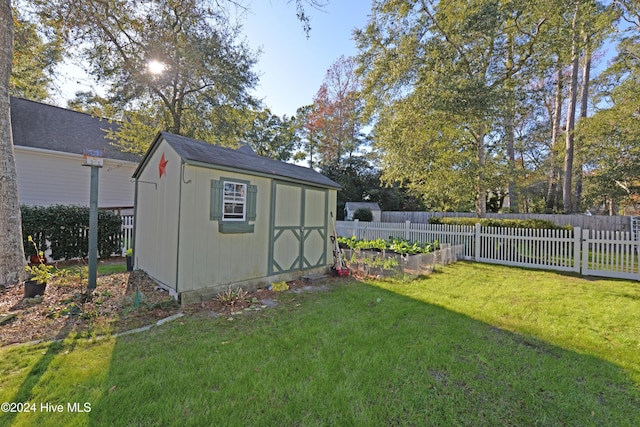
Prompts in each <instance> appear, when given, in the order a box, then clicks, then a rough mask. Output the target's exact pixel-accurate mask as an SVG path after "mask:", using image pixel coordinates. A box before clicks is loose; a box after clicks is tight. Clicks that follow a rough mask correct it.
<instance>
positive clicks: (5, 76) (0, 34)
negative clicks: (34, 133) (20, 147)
mask: <svg viewBox="0 0 640 427" xmlns="http://www.w3.org/2000/svg"><path fill="white" fill-rule="evenodd" d="M13 22H14V21H13V17H12V14H11V2H10V1H9V0H3V1H2V2H1V3H0V28H2V29H3V30H2V31H0V236H1V237H0V287H5V286H8V285H12V284H15V283H17V282H18V281H19V280H20V279H22V278H24V276H25V267H26V261H25V257H24V247H23V245H22V224H21V215H20V204H19V202H18V184H17V176H16V168H15V160H14V156H13V141H12V139H13V138H12V134H11V111H10V108H11V107H10V103H9V78H10V76H11V62H12V60H11V58H12V55H13Z"/></svg>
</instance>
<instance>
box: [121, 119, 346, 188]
mask: <svg viewBox="0 0 640 427" xmlns="http://www.w3.org/2000/svg"><path fill="white" fill-rule="evenodd" d="M162 140H164V141H166V142H167V143H168V144H169V145H170V146H171V147H172V148H173V149H174V150H175V151H176V153H177V154H178V155H179V156H180V157H181V158H182V159H183V160H184V161H185V162H187V163H193V164H198V165H201V166H207V165H210V166H212V167H216V166H217V167H221V168H223V169H236V170H239V171H243V172H245V173H248V174H252V175H268V176H271V177H275V178H282V179H285V180H293V181H301V182H306V183H311V184H316V185H320V186H323V187H331V188H341V187H340V185H339V184H338V183H336V182H335V181H333V180H331V179H329V178H327V177H326V176H324V175H322V174H321V173H319V172H316V171H315V170H313V169H310V168H306V167H303V166H297V165H293V164H291V163H285V162H281V161H279V160H274V159H269V158H266V157H262V156H258V155H257V154H255V153H254V152H253V150H250V149H247V148H246V147H245V148H243V147H241V148H240V149H237V150H234V149H232V148H227V147H222V146H219V145H213V144H208V143H206V142H202V141H198V140H195V139H191V138H187V137H185V136H180V135H174V134H172V133H168V132H160V133H159V134H158V135H157V136H156V138H155V139H154V141H153V143H152V144H151V147H149V150H148V151H147V154H145V156H144V158H143V159H142V161H141V162H140V164H139V165H138V168H137V169H136V171H135V172H134V174H133V177H134V178H138V177H139V176H140V174H141V173H142V170H143V169H144V168H145V166H146V164H147V163H148V161H149V158H150V157H151V155H152V154H153V152H154V151H155V149H156V147H157V146H158V144H160V141H162Z"/></svg>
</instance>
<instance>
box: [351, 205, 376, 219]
mask: <svg viewBox="0 0 640 427" xmlns="http://www.w3.org/2000/svg"><path fill="white" fill-rule="evenodd" d="M353 219H357V220H360V221H373V212H371V209H369V208H358V209H356V211H355V212H354V213H353Z"/></svg>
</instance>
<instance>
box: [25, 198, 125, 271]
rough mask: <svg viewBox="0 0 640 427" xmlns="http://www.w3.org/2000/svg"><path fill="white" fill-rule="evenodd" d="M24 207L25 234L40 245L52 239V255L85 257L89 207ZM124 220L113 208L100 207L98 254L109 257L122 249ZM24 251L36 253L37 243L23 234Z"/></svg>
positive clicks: (58, 256) (50, 247) (65, 257)
mask: <svg viewBox="0 0 640 427" xmlns="http://www.w3.org/2000/svg"><path fill="white" fill-rule="evenodd" d="M21 210H22V229H23V236H28V237H31V238H32V240H33V241H34V242H35V244H37V245H38V246H39V247H40V248H45V247H46V244H47V242H49V249H51V256H52V257H53V259H72V258H86V257H87V254H88V251H89V235H88V228H89V208H86V207H79V206H63V205H56V206H49V207H42V206H25V205H23V206H22V207H21ZM121 228H122V222H121V219H120V217H119V216H118V215H116V214H114V213H113V212H110V211H105V210H100V211H98V254H99V256H100V257H102V258H107V257H109V256H111V254H114V253H119V252H120V250H121V242H120V233H121ZM23 243H24V248H25V255H27V256H29V255H34V254H36V253H37V251H35V250H34V245H33V244H32V243H30V242H29V240H28V238H27V237H26V238H24V242H23Z"/></svg>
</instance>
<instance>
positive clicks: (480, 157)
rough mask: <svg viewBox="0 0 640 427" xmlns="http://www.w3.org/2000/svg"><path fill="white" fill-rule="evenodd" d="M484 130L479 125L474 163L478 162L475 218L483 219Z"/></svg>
mask: <svg viewBox="0 0 640 427" xmlns="http://www.w3.org/2000/svg"><path fill="white" fill-rule="evenodd" d="M484 138H485V130H484V125H480V127H479V132H478V135H477V136H476V144H477V147H476V161H477V162H478V176H477V178H476V216H477V217H478V218H484V217H486V216H487V185H486V183H485V170H484V169H485V166H486V153H485V149H484Z"/></svg>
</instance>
